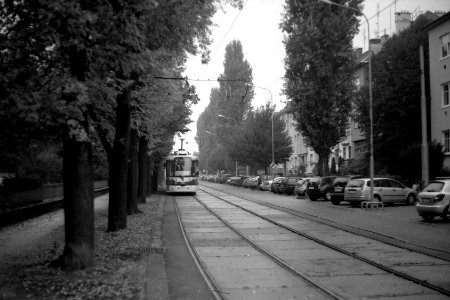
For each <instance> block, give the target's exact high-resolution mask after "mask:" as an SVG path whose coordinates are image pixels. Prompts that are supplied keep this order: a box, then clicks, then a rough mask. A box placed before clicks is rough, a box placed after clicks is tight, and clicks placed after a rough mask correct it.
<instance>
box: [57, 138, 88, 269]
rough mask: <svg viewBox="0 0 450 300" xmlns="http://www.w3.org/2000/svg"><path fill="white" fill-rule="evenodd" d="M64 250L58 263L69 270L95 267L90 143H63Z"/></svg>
mask: <svg viewBox="0 0 450 300" xmlns="http://www.w3.org/2000/svg"><path fill="white" fill-rule="evenodd" d="M63 144H64V145H63V147H64V154H63V180H64V221H65V226H64V229H65V246H64V252H63V254H62V256H61V257H60V258H59V259H58V260H57V261H56V262H55V264H56V265H58V266H60V267H62V268H63V269H66V270H79V269H84V268H88V267H91V266H93V265H94V179H93V178H94V176H93V169H92V148H91V144H90V142H88V141H83V142H79V141H75V140H73V139H68V138H66V139H65V140H64V142H63Z"/></svg>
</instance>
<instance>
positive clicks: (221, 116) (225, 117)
mask: <svg viewBox="0 0 450 300" xmlns="http://www.w3.org/2000/svg"><path fill="white" fill-rule="evenodd" d="M217 116H218V117H219V118H224V119H231V120H233V121H234V124H235V125H236V129H237V121H236V119H235V118H232V117H227V116H224V115H221V114H218V115H217ZM236 176H238V162H237V159H236Z"/></svg>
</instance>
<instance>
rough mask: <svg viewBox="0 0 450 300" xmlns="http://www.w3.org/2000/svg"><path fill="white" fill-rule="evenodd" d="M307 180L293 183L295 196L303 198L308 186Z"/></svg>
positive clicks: (303, 179) (301, 179)
mask: <svg viewBox="0 0 450 300" xmlns="http://www.w3.org/2000/svg"><path fill="white" fill-rule="evenodd" d="M308 182H309V178H300V179H299V180H297V182H296V183H295V188H294V194H296V195H297V196H304V195H305V193H306V187H307V185H308Z"/></svg>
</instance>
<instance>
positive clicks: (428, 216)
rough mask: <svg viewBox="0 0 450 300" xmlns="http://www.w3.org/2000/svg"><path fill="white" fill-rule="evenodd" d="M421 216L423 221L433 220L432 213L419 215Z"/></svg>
mask: <svg viewBox="0 0 450 300" xmlns="http://www.w3.org/2000/svg"><path fill="white" fill-rule="evenodd" d="M421 217H422V219H423V220H424V221H427V222H430V221H433V219H434V216H433V215H421Z"/></svg>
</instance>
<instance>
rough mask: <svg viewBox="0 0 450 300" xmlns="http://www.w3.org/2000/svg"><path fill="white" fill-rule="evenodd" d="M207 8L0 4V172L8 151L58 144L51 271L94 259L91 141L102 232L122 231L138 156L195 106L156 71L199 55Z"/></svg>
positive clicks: (177, 127)
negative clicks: (105, 191) (61, 233)
mask: <svg viewBox="0 0 450 300" xmlns="http://www.w3.org/2000/svg"><path fill="white" fill-rule="evenodd" d="M225 2H230V3H231V4H232V5H235V6H238V7H240V6H241V5H242V4H241V1H239V0H230V1H225ZM218 5H220V1H194V0H192V1H181V0H179V1H178V0H175V1H165V0H160V1H159V0H156V1H141V0H132V1H122V0H106V1H99V0H89V1H76V0H73V1H63V2H61V1H51V0H39V1H1V2H0V6H1V7H0V48H1V49H0V60H1V66H0V68H1V72H0V122H1V123H0V128H2V134H1V135H0V140H1V142H0V143H1V146H2V153H1V156H2V159H4V160H5V161H8V160H9V158H11V159H13V160H11V161H9V163H8V164H5V166H7V168H6V167H5V170H2V171H7V172H12V173H14V172H16V171H17V169H18V165H20V155H18V153H20V152H26V149H27V148H28V147H24V146H26V145H30V147H32V145H34V144H40V145H42V144H44V143H46V142H48V143H49V144H51V145H56V148H57V149H58V148H59V149H62V151H61V155H62V157H63V159H62V162H63V173H62V174H63V182H64V200H65V203H64V205H65V232H66V235H65V238H66V242H65V249H64V253H63V254H62V256H61V257H60V259H59V260H58V262H59V263H60V266H62V267H63V268H66V269H80V268H86V267H89V266H91V265H92V264H93V263H94V261H93V260H94V255H93V251H94V224H93V220H94V216H93V179H94V178H93V175H92V174H93V168H94V161H93V152H94V151H96V150H97V148H95V147H93V145H95V142H96V141H99V142H98V144H100V143H101V145H102V146H103V151H104V152H103V153H105V155H106V160H107V162H108V171H109V172H108V176H109V178H108V179H109V186H110V200H109V214H108V230H109V231H115V230H119V229H122V228H125V227H126V219H127V212H131V213H132V212H134V211H135V209H136V206H135V205H134V204H131V206H130V204H129V205H128V210H127V202H129V200H130V199H129V197H128V194H127V193H128V187H129V186H132V194H134V195H135V194H136V190H137V189H138V187H139V185H138V184H136V178H141V180H144V178H145V175H144V174H145V173H148V172H146V169H145V168H146V167H148V165H149V164H148V162H146V160H147V159H148V158H149V157H148V156H149V155H151V157H152V160H158V159H159V158H161V157H163V156H164V155H165V154H167V153H168V152H169V151H170V150H171V149H172V140H173V136H174V134H175V133H177V132H184V131H186V130H187V128H186V125H187V124H188V123H189V122H191V121H190V119H189V115H190V113H191V110H190V106H191V104H193V103H196V102H197V101H198V98H197V95H196V94H195V89H194V87H192V86H190V85H189V84H188V83H187V81H183V80H170V79H164V78H179V77H181V76H180V75H181V73H182V71H183V65H184V63H185V61H186V57H187V53H190V54H194V55H195V54H198V53H201V54H202V57H203V59H204V60H205V61H207V60H208V51H207V46H208V45H209V44H210V40H209V34H210V29H209V28H210V26H211V24H212V23H211V17H212V16H213V15H214V13H215V11H216V9H217V7H218ZM29 141H32V142H33V141H38V142H36V143H29V144H27V142H29ZM3 146H5V147H4V148H3ZM22 147H24V148H22ZM130 153H131V155H130ZM130 158H131V159H130ZM139 160H140V163H137V162H138V161H139ZM138 166H140V168H138ZM2 168H3V167H2ZM139 174H140V176H139ZM130 178H131V179H130ZM129 180H130V182H131V183H133V184H131V185H129V184H128V181H129ZM140 186H141V187H142V188H144V187H145V185H144V184H141V185H140ZM145 194H146V193H145V191H141V196H144V197H145Z"/></svg>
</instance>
